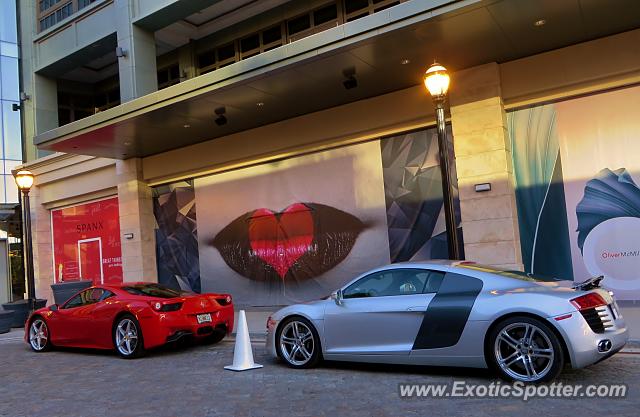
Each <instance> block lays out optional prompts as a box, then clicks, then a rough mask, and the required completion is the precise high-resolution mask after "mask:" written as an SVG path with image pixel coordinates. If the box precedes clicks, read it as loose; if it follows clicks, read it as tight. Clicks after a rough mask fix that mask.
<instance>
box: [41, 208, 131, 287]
mask: <svg viewBox="0 0 640 417" xmlns="http://www.w3.org/2000/svg"><path fill="white" fill-rule="evenodd" d="M51 229H52V232H53V268H54V281H55V282H56V283H57V282H62V281H78V280H80V279H87V280H92V281H93V282H94V283H95V284H100V283H105V284H109V283H118V282H122V252H121V248H120V220H119V211H118V197H112V198H107V199H104V200H99V201H93V202H90V203H84V204H79V205H77V206H72V207H66V208H63V209H55V210H51Z"/></svg>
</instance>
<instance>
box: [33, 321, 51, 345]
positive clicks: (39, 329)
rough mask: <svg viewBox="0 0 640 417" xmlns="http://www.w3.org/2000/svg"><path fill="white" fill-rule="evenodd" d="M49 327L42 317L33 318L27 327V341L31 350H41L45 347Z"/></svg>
mask: <svg viewBox="0 0 640 417" xmlns="http://www.w3.org/2000/svg"><path fill="white" fill-rule="evenodd" d="M48 340H49V328H48V327H47V323H45V322H44V320H42V319H35V320H34V321H33V323H31V327H30V328H29V343H30V344H31V347H32V348H33V350H37V351H42V350H44V349H45V348H46V347H47V341H48Z"/></svg>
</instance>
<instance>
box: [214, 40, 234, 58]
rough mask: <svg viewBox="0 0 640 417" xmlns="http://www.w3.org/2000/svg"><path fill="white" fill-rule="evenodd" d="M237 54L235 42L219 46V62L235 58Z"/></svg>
mask: <svg viewBox="0 0 640 417" xmlns="http://www.w3.org/2000/svg"><path fill="white" fill-rule="evenodd" d="M235 56H236V48H235V45H234V44H233V42H232V43H230V44H227V45H224V46H221V47H219V48H218V62H220V61H224V60H227V59H230V58H235Z"/></svg>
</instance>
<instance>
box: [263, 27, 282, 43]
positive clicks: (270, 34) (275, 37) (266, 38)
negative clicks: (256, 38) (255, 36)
mask: <svg viewBox="0 0 640 417" xmlns="http://www.w3.org/2000/svg"><path fill="white" fill-rule="evenodd" d="M280 40H282V29H281V27H280V26H274V27H272V28H269V29H266V30H264V31H263V32H262V43H264V44H265V45H268V44H270V43H273V42H278V41H280Z"/></svg>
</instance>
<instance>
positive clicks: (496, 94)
mask: <svg viewBox="0 0 640 417" xmlns="http://www.w3.org/2000/svg"><path fill="white" fill-rule="evenodd" d="M450 91H451V124H452V128H453V138H454V139H453V140H454V148H455V152H456V169H457V174H458V186H459V188H460V209H461V214H462V228H463V233H464V250H465V256H466V258H467V259H468V260H472V261H477V262H481V263H484V264H489V265H496V266H502V267H508V268H515V269H519V270H521V269H522V254H521V248H520V233H519V229H518V214H517V208H516V202H515V192H514V187H513V168H512V159H511V146H510V143H509V140H508V134H507V123H506V114H505V111H504V106H503V103H502V94H501V88H500V73H499V67H498V65H497V64H496V63H492V64H486V65H482V66H479V67H474V68H471V69H468V70H464V71H461V72H457V73H455V74H454V76H453V77H452V80H451V90H450ZM482 183H490V184H491V191H488V192H476V191H475V187H474V186H475V184H482Z"/></svg>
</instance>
